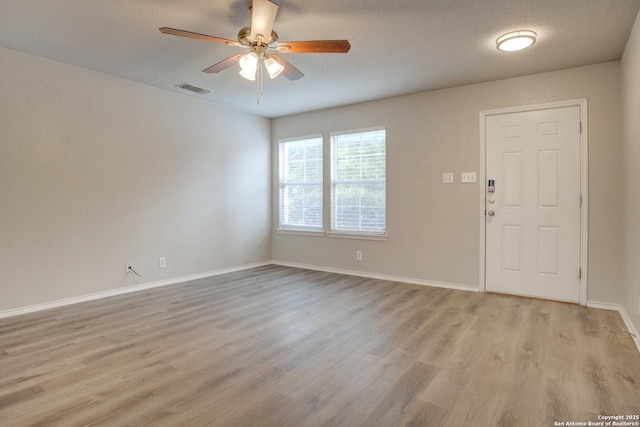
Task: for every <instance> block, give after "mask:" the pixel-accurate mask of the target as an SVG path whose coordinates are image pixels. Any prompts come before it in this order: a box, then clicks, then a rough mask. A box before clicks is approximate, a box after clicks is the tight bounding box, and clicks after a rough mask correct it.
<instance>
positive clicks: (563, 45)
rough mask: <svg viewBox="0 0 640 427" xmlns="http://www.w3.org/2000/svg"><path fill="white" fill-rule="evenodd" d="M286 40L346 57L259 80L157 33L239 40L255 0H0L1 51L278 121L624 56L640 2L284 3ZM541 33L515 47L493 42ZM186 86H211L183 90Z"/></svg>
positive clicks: (308, 59) (308, 62)
mask: <svg viewBox="0 0 640 427" xmlns="http://www.w3.org/2000/svg"><path fill="white" fill-rule="evenodd" d="M276 3H278V4H279V5H280V9H279V12H278V16H277V19H276V23H275V29H276V31H277V32H278V33H279V35H280V39H281V40H287V41H295V40H315V39H348V40H349V41H350V42H351V46H352V48H351V51H350V52H349V53H347V54H291V55H287V56H286V59H288V60H289V61H290V62H291V63H292V64H293V65H295V66H296V67H297V68H299V69H300V70H301V71H302V72H303V73H305V77H304V78H302V79H301V80H298V81H289V80H287V79H285V78H284V77H282V76H281V77H279V78H277V79H275V80H272V81H270V80H268V81H266V82H265V88H264V94H263V95H262V97H261V98H260V103H259V104H257V102H256V98H257V91H256V87H255V85H254V84H253V83H251V82H249V81H247V80H245V79H243V78H242V77H240V76H239V75H238V70H237V69H236V68H237V67H232V68H229V69H227V70H224V71H222V72H221V73H219V74H205V73H202V72H201V70H203V69H204V68H207V67H208V66H210V65H212V64H214V63H216V62H218V61H221V60H222V59H224V58H226V57H228V56H231V55H234V54H236V53H240V52H242V49H240V48H237V47H230V46H225V45H220V44H213V43H207V42H203V41H199V40H192V39H186V38H182V37H176V36H170V35H165V34H162V33H160V32H159V31H158V28H159V27H163V26H167V27H174V28H180V29H184V30H188V31H194V32H201V33H206V34H210V35H215V36H218V37H223V38H228V39H233V40H235V39H236V35H237V32H238V30H239V29H240V28H241V27H243V26H246V25H249V23H250V12H249V9H248V6H249V4H250V0H215V1H214V0H208V1H205V0H183V1H177V0H100V1H98V0H82V1H80V0H46V1H43V0H0V46H3V47H7V48H10V49H15V50H19V51H23V52H26V53H30V54H34V55H38V56H43V57H47V58H51V59H54V60H57V61H61V62H65V63H68V64H73V65H77V66H80V67H84V68H88V69H91V70H95V71H99V72H102V73H106V74H111V75H114V76H118V77H122V78H125V79H129V80H134V81H137V82H141V83H145V84H149V85H152V86H157V87H160V88H164V89H167V90H171V91H176V92H178V93H182V94H184V95H185V96H194V97H198V98H200V99H205V100H209V101H212V102H216V103H219V104H223V105H227V106H231V107H233V108H236V109H239V110H243V111H247V112H250V113H255V114H259V115H262V116H266V117H276V116H282V115H288V114H294V113H299V112H304V111H310V110H317V109H321V108H327V107H333V106H337V105H344V104H351V103H356V102H362V101H368V100H373V99H379V98H385V97H390V96H396V95H401V94H407V93H412V92H419V91H425V90H433V89H440V88H445V87H452V86H459V85H463V84H470V83H477V82H483V81H490V80H497V79H503V78H508V77H515V76H520V75H525V74H533V73H540V72H545V71H551V70H558V69H563V68H570V67H575V66H580V65H587V64H595V63H600V62H605V61H611V60H617V59H619V58H620V57H621V55H622V52H623V49H624V46H625V43H626V40H627V38H628V36H629V33H630V31H631V28H632V26H633V22H634V20H635V18H636V16H637V14H638V10H639V9H640V0H447V1H444V0H398V1H390V0H349V1H345V0H322V1H315V2H309V1H303V0H281V1H277V0H276ZM518 29H530V30H533V31H535V32H537V33H538V35H539V37H538V41H537V43H536V44H535V45H534V46H533V47H532V48H530V49H527V50H525V51H522V52H519V53H509V54H508V53H500V52H498V51H497V50H496V49H495V39H496V38H497V37H498V36H500V35H501V34H503V33H505V32H508V31H511V30H518ZM185 82H186V83H189V84H192V85H195V86H199V87H203V88H206V89H208V90H210V91H211V93H209V94H206V95H197V94H192V93H190V92H186V91H184V90H182V89H177V88H175V86H176V85H177V84H180V83H185Z"/></svg>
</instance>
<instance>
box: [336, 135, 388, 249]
mask: <svg viewBox="0 0 640 427" xmlns="http://www.w3.org/2000/svg"><path fill="white" fill-rule="evenodd" d="M377 131H384V134H385V135H384V170H385V173H384V178H382V179H380V180H371V181H369V182H372V183H373V182H374V181H377V182H378V183H379V182H380V181H381V182H382V183H383V184H384V230H377V231H376V230H343V229H336V228H335V221H336V209H337V206H336V205H335V203H336V199H335V191H336V185H339V184H340V183H346V182H348V181H343V182H340V181H338V180H337V179H336V173H337V162H338V157H337V152H336V150H337V148H336V141H335V138H336V137H339V136H341V135H353V134H360V133H368V132H377ZM329 142H330V150H329V162H330V169H331V170H330V174H329V187H330V190H329V191H330V194H329V199H330V205H329V211H330V221H329V231H328V233H327V235H328V236H330V237H343V238H352V239H372V240H387V230H388V223H387V188H388V185H387V130H386V127H385V126H375V127H368V128H361V129H349V130H343V131H336V132H331V133H330V134H329ZM353 181H354V182H355V183H356V185H357V184H358V183H359V184H363V183H365V182H363V180H362V179H358V180H353Z"/></svg>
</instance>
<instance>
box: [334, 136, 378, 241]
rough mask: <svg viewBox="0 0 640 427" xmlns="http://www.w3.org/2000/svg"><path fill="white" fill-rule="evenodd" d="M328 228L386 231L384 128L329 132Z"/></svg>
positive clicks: (355, 230) (372, 231)
mask: <svg viewBox="0 0 640 427" xmlns="http://www.w3.org/2000/svg"><path fill="white" fill-rule="evenodd" d="M331 230H332V231H337V232H356V233H365V234H384V233H385V232H386V132H385V130H384V129H375V130H368V131H361V132H351V133H340V134H331Z"/></svg>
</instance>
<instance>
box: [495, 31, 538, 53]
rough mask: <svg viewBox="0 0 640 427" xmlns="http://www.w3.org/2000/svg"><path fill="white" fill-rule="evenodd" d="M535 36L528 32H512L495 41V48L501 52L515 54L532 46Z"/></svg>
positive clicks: (533, 33)
mask: <svg viewBox="0 0 640 427" xmlns="http://www.w3.org/2000/svg"><path fill="white" fill-rule="evenodd" d="M536 37H537V34H536V33H535V32H533V31H529V30H519V31H513V32H511V33H507V34H503V35H501V36H500V37H498V39H497V40H496V46H497V48H498V50H499V51H501V52H516V51H518V50H522V49H526V48H528V47H531V46H533V44H534V43H535V42H536Z"/></svg>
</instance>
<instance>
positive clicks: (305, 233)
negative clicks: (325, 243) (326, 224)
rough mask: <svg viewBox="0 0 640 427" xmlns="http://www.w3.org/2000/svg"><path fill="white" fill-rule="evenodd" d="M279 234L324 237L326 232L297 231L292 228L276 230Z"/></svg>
mask: <svg viewBox="0 0 640 427" xmlns="http://www.w3.org/2000/svg"><path fill="white" fill-rule="evenodd" d="M276 233H278V234H292V235H295V236H314V237H323V236H324V231H312V230H295V229H291V228H276Z"/></svg>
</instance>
